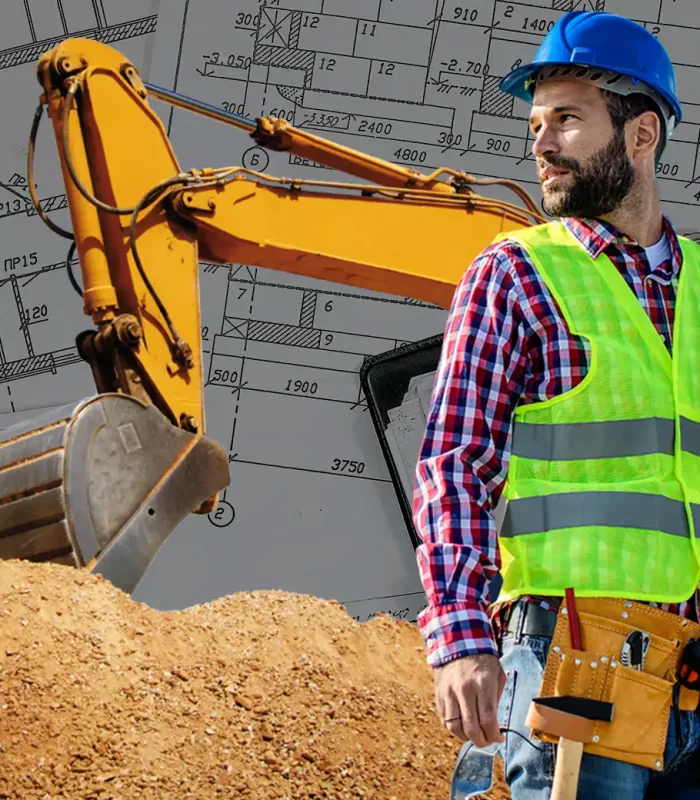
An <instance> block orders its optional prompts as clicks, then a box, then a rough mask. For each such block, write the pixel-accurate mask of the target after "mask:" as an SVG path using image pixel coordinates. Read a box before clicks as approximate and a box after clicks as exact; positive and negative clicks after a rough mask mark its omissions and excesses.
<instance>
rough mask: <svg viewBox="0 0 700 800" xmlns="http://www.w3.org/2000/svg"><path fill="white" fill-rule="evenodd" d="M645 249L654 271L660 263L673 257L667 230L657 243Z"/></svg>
mask: <svg viewBox="0 0 700 800" xmlns="http://www.w3.org/2000/svg"><path fill="white" fill-rule="evenodd" d="M644 251H645V252H646V254H647V258H648V259H649V266H650V267H651V270H652V272H653V271H654V270H655V269H656V268H657V267H658V266H659V264H662V263H663V262H664V261H666V260H667V259H669V258H671V242H669V240H668V236H667V234H666V232H665V231H664V234H663V236H662V237H661V238H660V239H659V241H658V242H657V243H656V244H652V245H651V247H645V248H644Z"/></svg>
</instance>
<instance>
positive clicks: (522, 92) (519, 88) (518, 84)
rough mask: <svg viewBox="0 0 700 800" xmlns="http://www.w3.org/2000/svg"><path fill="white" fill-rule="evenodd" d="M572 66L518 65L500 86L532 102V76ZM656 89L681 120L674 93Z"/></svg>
mask: <svg viewBox="0 0 700 800" xmlns="http://www.w3.org/2000/svg"><path fill="white" fill-rule="evenodd" d="M555 66H561V67H571V66H574V63H573V62H571V61H547V62H541V63H532V64H523V65H522V66H520V67H517V68H516V69H514V70H511V71H510V72H509V73H508V74H507V75H506V76H505V77H503V78H501V80H500V82H499V84H498V86H499V88H500V89H501V91H502V92H505V93H506V94H510V95H512V96H513V97H517V98H518V99H520V100H524V101H525V102H526V103H532V93H531V91H530V90H529V89H528V88H527V83H528V81H529V79H530V78H532V77H534V76H535V74H536V73H537V72H539V71H540V70H541V69H542V68H543V67H555ZM580 66H581V67H599V68H600V69H609V67H602V66H600V65H596V64H580ZM628 74H629V77H631V78H636V79H637V80H639V81H643V82H644V83H646V80H645V78H644V76H642V75H635V74H633V72H630V73H628ZM654 88H655V89H656V91H658V92H659V94H661V96H662V97H664V99H665V100H666V101H667V102H668V103H669V105H670V106H671V109H672V110H673V114H674V116H675V123H676V125H678V123H679V122H680V121H681V118H682V116H683V110H682V108H681V106H680V104H679V103H678V101H677V100H676V98H675V97H673V95H669V94H668V93H667V92H665V91H662V90H661V89H660V88H659V87H654Z"/></svg>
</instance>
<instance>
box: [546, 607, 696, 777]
mask: <svg viewBox="0 0 700 800" xmlns="http://www.w3.org/2000/svg"><path fill="white" fill-rule="evenodd" d="M576 602H577V606H578V616H579V625H580V629H581V643H582V647H583V648H584V649H583V650H574V649H573V647H572V646H571V638H570V634H569V620H568V616H567V609H566V604H565V603H562V606H561V608H560V610H559V614H558V617H557V624H556V628H555V630H554V635H553V637H552V643H551V646H550V651H549V655H548V658H547V664H546V666H545V671H544V675H543V678H542V685H541V689H540V695H541V696H543V697H553V696H560V695H573V696H576V697H587V698H590V699H592V700H603V701H605V702H609V703H613V704H614V705H615V711H614V717H613V720H612V722H597V723H596V724H595V727H594V729H593V734H592V741H590V742H588V743H586V744H584V752H587V753H592V754H594V755H600V756H604V757H606V758H611V759H614V760H616V761H624V762H627V763H629V764H636V765H639V766H642V767H647V768H649V769H653V770H661V769H663V765H664V749H665V746H666V736H667V732H668V724H669V715H670V712H671V708H672V705H673V688H674V685H675V683H676V680H677V678H676V676H677V674H678V662H679V658H680V655H681V653H682V651H683V648H684V647H685V643H686V642H687V641H688V639H689V638H691V637H692V636H698V635H699V632H700V625H697V624H695V623H692V622H690V621H688V620H683V619H681V618H680V617H678V616H676V615H674V614H669V613H667V612H665V611H661V610H660V609H656V608H651V607H649V606H647V605H644V604H641V603H630V602H628V601H624V600H615V599H608V598H605V599H599V598H577V601H576ZM635 630H641V631H646V632H647V633H648V634H649V637H650V643H649V648H648V650H647V653H646V657H645V660H644V668H643V671H641V672H640V671H639V670H637V669H633V668H631V667H628V666H624V665H623V664H621V663H620V654H621V652H622V647H623V644H624V642H625V640H626V638H627V636H628V635H629V634H630V633H632V632H633V631H635ZM699 697H700V693H699V692H696V691H691V690H689V689H686V688H685V687H682V688H681V691H680V696H679V703H678V706H679V709H680V710H682V711H694V710H695V709H696V708H697V706H698V698H699ZM533 733H536V734H538V735H539V738H540V739H542V740H543V741H549V742H554V743H556V742H558V739H556V738H553V737H551V736H548V735H547V734H544V733H542V732H541V731H533Z"/></svg>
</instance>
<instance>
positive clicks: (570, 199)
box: [530, 80, 634, 217]
mask: <svg viewBox="0 0 700 800" xmlns="http://www.w3.org/2000/svg"><path fill="white" fill-rule="evenodd" d="M530 130H531V132H532V134H533V135H534V136H535V137H536V138H535V144H534V146H533V148H532V150H533V153H534V155H535V157H536V158H537V175H538V178H539V181H540V186H541V187H542V196H543V203H542V205H543V208H544V210H545V211H546V212H547V213H548V214H550V215H551V216H554V217H602V216H604V215H605V214H609V213H611V212H612V211H614V210H615V209H616V208H617V207H618V206H619V205H620V203H621V202H622V200H624V198H625V197H626V196H627V195H628V194H629V191H630V189H631V188H632V185H633V183H634V170H633V168H632V163H631V162H630V159H629V157H628V155H627V145H626V142H625V137H624V133H623V132H621V131H615V130H614V129H613V124H612V121H611V119H610V114H609V112H608V109H607V106H606V104H605V99H604V97H603V95H602V93H601V91H600V90H599V89H598V88H597V87H595V86H592V85H591V84H589V83H585V82H583V81H578V80H551V81H545V82H543V83H541V84H540V85H539V86H538V87H537V89H536V91H535V95H534V98H533V106H532V111H531V114H530Z"/></svg>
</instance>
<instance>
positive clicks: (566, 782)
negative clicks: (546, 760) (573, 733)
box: [552, 738, 583, 800]
mask: <svg viewBox="0 0 700 800" xmlns="http://www.w3.org/2000/svg"><path fill="white" fill-rule="evenodd" d="M582 756H583V742H575V741H573V740H572V739H563V738H562V739H559V747H558V748H557V763H556V766H555V768H554V784H553V786H552V800H576V791H577V789H578V776H579V771H580V769H581V757H582Z"/></svg>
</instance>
